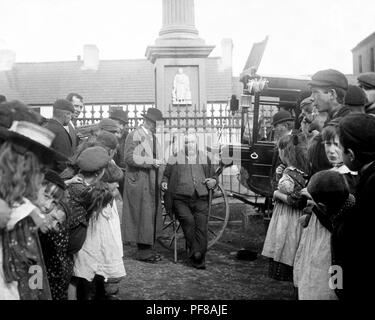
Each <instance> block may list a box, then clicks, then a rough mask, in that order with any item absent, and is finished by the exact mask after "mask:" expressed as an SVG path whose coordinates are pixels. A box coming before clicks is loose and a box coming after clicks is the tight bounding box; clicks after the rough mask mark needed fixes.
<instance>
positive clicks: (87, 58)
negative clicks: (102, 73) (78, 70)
mask: <svg viewBox="0 0 375 320" xmlns="http://www.w3.org/2000/svg"><path fill="white" fill-rule="evenodd" d="M98 67H99V49H98V47H97V46H96V45H94V44H85V45H84V46H83V67H82V69H84V70H98Z"/></svg>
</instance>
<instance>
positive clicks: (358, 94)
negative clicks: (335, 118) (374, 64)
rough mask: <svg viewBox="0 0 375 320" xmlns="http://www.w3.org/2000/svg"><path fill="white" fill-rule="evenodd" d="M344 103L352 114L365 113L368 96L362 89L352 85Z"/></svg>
mask: <svg viewBox="0 0 375 320" xmlns="http://www.w3.org/2000/svg"><path fill="white" fill-rule="evenodd" d="M344 103H345V105H346V106H348V107H349V108H350V111H351V113H365V105H366V104H367V98H366V94H365V93H364V91H363V90H362V89H361V88H360V87H357V86H353V85H351V84H350V85H349V86H348V92H347V93H346V96H345V101H344Z"/></svg>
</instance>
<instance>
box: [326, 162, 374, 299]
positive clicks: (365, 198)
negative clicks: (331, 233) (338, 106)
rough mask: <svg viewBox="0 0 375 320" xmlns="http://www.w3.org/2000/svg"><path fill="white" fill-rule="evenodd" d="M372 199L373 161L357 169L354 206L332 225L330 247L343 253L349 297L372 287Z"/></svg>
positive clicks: (346, 292) (358, 294)
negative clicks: (361, 169)
mask: <svg viewBox="0 0 375 320" xmlns="http://www.w3.org/2000/svg"><path fill="white" fill-rule="evenodd" d="M374 199H375V162H373V163H372V164H371V165H370V166H369V167H368V168H367V169H366V170H364V171H363V172H361V173H360V178H359V183H358V185H357V188H356V193H355V201H356V204H355V206H354V209H353V210H352V212H350V214H347V215H345V217H343V219H342V221H340V223H337V224H336V226H335V229H337V231H336V236H335V240H336V244H337V246H338V247H333V250H334V251H335V252H337V253H340V252H341V253H343V270H344V273H343V274H344V291H345V299H348V300H353V299H361V300H362V299H363V298H366V297H368V296H367V295H366V288H367V289H368V288H371V287H372V281H373V277H372V275H371V270H372V269H371V267H370V265H368V264H369V260H368V259H369V257H370V256H371V252H372V250H373V233H374V227H373V226H374V224H373V220H374V213H375V209H374ZM335 252H334V253H335ZM337 253H336V254H335V256H336V257H337ZM358 259H360V260H358ZM344 266H345V267H344Z"/></svg>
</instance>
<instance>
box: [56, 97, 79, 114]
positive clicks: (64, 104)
mask: <svg viewBox="0 0 375 320" xmlns="http://www.w3.org/2000/svg"><path fill="white" fill-rule="evenodd" d="M53 109H55V110H65V111H70V112H74V107H73V105H72V103H71V102H70V101H68V100H66V99H58V100H56V101H55V102H54V104H53Z"/></svg>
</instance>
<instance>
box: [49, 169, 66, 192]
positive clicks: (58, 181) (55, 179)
mask: <svg viewBox="0 0 375 320" xmlns="http://www.w3.org/2000/svg"><path fill="white" fill-rule="evenodd" d="M44 179H45V180H47V181H49V182H51V183H53V184H55V185H57V186H58V187H59V188H61V189H63V190H66V189H67V186H66V184H65V182H64V180H63V179H62V178H61V177H60V175H59V174H58V173H57V172H56V171H53V170H47V171H46V172H45V173H44Z"/></svg>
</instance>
